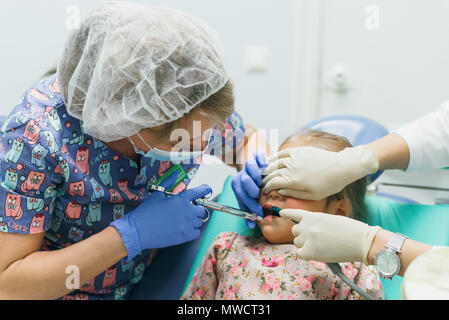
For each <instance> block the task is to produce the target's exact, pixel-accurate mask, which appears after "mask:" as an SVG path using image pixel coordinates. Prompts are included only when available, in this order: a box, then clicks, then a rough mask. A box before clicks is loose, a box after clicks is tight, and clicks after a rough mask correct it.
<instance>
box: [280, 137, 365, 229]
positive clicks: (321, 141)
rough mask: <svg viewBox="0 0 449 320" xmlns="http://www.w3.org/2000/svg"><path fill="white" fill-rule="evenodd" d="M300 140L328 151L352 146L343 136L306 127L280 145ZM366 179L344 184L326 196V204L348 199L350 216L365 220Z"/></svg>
mask: <svg viewBox="0 0 449 320" xmlns="http://www.w3.org/2000/svg"><path fill="white" fill-rule="evenodd" d="M299 140H301V141H302V142H305V143H306V145H308V146H311V147H316V148H320V149H325V150H328V151H334V152H338V151H341V150H343V149H345V148H350V147H352V144H351V143H350V142H349V141H348V139H346V138H345V137H342V136H338V135H335V134H331V133H328V132H324V131H318V130H311V129H306V130H304V131H301V132H300V133H298V134H294V135H291V136H290V137H288V138H287V139H286V140H285V141H284V142H283V143H282V145H281V146H280V148H282V147H283V146H285V145H287V144H290V143H295V142H297V141H299ZM367 184H368V181H367V178H366V177H364V178H361V179H359V180H357V181H355V182H353V183H351V184H349V185H348V186H346V187H345V188H344V189H343V190H342V191H340V192H339V193H337V194H334V195H331V196H329V197H328V198H327V204H329V203H330V202H331V201H333V200H340V199H348V200H349V201H350V202H351V208H352V210H351V215H350V217H351V218H353V219H356V220H361V221H365V220H366V212H365V204H364V199H365V194H366V187H367Z"/></svg>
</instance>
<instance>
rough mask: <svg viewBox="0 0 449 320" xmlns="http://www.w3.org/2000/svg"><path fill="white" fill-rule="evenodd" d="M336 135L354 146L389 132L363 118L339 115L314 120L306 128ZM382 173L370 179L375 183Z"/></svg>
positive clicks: (377, 173) (373, 175)
mask: <svg viewBox="0 0 449 320" xmlns="http://www.w3.org/2000/svg"><path fill="white" fill-rule="evenodd" d="M304 129H313V130H320V131H325V132H329V133H332V134H336V135H339V136H342V137H345V138H346V139H348V140H349V142H351V144H352V145H353V146H358V145H363V144H367V143H370V142H372V141H374V140H377V139H379V138H382V137H383V136H385V135H387V134H388V130H387V129H386V128H385V127H384V126H382V125H381V124H380V123H378V122H376V121H374V120H371V119H368V118H365V117H361V116H354V115H338V116H331V117H326V118H320V119H317V120H314V121H312V122H310V123H308V124H306V125H305V126H304V127H302V128H301V130H304ZM381 173H382V171H377V172H376V173H375V174H372V175H370V176H369V177H368V178H369V180H370V182H373V181H374V180H376V179H377V177H378V176H379V175H380V174H381Z"/></svg>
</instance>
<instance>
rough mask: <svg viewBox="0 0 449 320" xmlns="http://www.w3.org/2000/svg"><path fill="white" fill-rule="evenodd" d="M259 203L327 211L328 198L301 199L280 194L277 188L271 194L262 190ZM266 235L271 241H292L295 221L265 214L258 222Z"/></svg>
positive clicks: (264, 205)
mask: <svg viewBox="0 0 449 320" xmlns="http://www.w3.org/2000/svg"><path fill="white" fill-rule="evenodd" d="M259 203H260V204H261V206H262V207H279V208H281V209H304V210H308V211H312V212H326V209H327V208H326V207H327V206H326V204H327V199H323V200H319V201H312V200H300V199H296V198H292V197H286V196H283V195H280V194H279V193H278V192H277V191H276V190H273V191H271V192H270V193H269V194H263V192H261V194H260V197H259ZM257 224H258V225H259V227H260V229H261V231H262V233H263V235H264V237H265V238H266V239H267V240H268V241H270V242H271V243H292V242H293V239H294V237H293V234H292V232H291V229H292V227H293V226H294V225H295V223H294V222H293V221H291V220H288V219H284V218H281V217H277V216H265V218H264V219H263V220H262V221H260V222H258V223H257Z"/></svg>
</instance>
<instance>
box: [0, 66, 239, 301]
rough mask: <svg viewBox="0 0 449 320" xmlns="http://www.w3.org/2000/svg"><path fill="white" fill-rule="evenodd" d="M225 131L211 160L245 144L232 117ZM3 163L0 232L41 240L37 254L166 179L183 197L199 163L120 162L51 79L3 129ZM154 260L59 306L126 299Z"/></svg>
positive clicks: (127, 206) (98, 223) (95, 227)
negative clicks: (172, 177)
mask: <svg viewBox="0 0 449 320" xmlns="http://www.w3.org/2000/svg"><path fill="white" fill-rule="evenodd" d="M225 129H226V130H224V131H223V134H222V135H221V136H220V137H219V139H215V141H212V145H213V144H214V143H215V144H216V145H217V146H219V148H220V149H218V148H212V149H213V150H218V151H216V152H222V153H227V152H229V151H232V150H233V149H234V148H235V147H236V146H237V145H239V144H240V143H241V142H242V141H243V137H244V134H245V126H244V124H243V121H242V119H241V118H240V116H239V115H238V114H237V113H234V114H233V115H232V116H231V117H230V118H229V119H228V121H227V123H226V126H225ZM219 140H221V141H219ZM218 142H220V144H219V145H218V144H217V143H218ZM222 143H223V147H222ZM211 153H212V154H213V153H214V152H211ZM0 160H1V161H0V165H1V167H0V179H1V183H0V190H1V192H0V231H1V232H9V233H19V234H35V233H43V232H45V238H44V241H43V244H42V250H58V249H61V248H64V247H67V246H70V245H72V244H74V243H77V242H79V241H82V240H84V239H87V238H88V237H90V236H91V235H93V234H96V233H98V232H100V231H102V230H103V229H104V228H106V227H108V226H109V224H110V222H112V221H113V220H115V219H119V218H121V217H123V216H124V215H126V214H127V213H129V212H130V211H133V210H134V209H135V208H136V206H138V205H139V204H140V203H141V202H142V201H143V200H144V199H145V198H146V197H147V196H148V192H147V185H148V184H151V183H155V182H156V181H157V180H158V179H159V178H160V177H162V176H164V174H165V173H168V172H169V171H172V170H177V171H178V177H182V179H183V180H182V182H181V183H179V184H178V185H177V187H176V188H175V189H174V190H173V192H181V191H183V190H185V189H186V188H187V185H188V184H189V183H190V181H191V180H192V178H193V177H194V175H195V173H196V172H197V170H198V168H199V165H200V163H201V160H202V159H201V157H199V158H197V159H195V161H193V162H192V163H188V164H185V163H174V162H171V161H165V159H162V160H155V159H149V158H145V157H142V158H141V160H140V163H136V162H134V161H133V160H131V159H130V158H127V157H125V156H122V155H120V154H118V153H117V152H115V151H114V150H112V149H110V148H108V147H107V146H106V145H104V144H103V143H102V142H101V141H99V140H97V139H95V138H93V137H91V136H89V135H87V134H85V133H84V132H83V129H82V121H80V120H78V119H76V118H73V117H71V116H70V115H69V114H68V113H67V110H66V107H65V105H64V102H63V99H62V96H61V93H60V91H59V87H58V83H57V79H56V74H54V75H51V76H49V77H47V78H44V79H42V80H41V81H39V82H38V83H37V84H36V85H34V86H33V87H32V88H30V89H29V90H28V91H27V92H25V94H24V95H23V97H22V99H21V100H20V101H19V102H18V105H17V106H16V107H15V108H14V110H13V111H12V112H11V114H10V115H9V117H8V119H7V120H6V122H5V123H3V126H2V127H1V132H0ZM167 160H168V159H167ZM180 172H183V175H180V174H179V173H180ZM155 253H156V250H144V251H142V252H141V253H140V254H139V255H137V256H136V257H135V258H134V259H133V260H132V261H130V262H126V261H125V259H122V260H121V261H119V262H118V263H116V264H115V265H113V266H111V267H110V268H108V269H107V270H106V271H105V272H103V273H101V274H100V275H98V276H97V277H96V278H94V279H92V280H91V281H90V282H89V283H86V284H84V285H83V286H82V287H81V288H80V289H79V290H75V291H73V292H72V293H70V294H68V295H67V296H65V297H63V299H114V298H115V299H124V298H127V297H128V296H129V294H130V292H131V289H132V287H133V285H134V284H136V283H137V282H139V281H140V279H141V278H142V275H143V273H144V271H145V269H146V268H147V267H148V266H149V265H150V263H151V261H152V259H153V257H154V255H155Z"/></svg>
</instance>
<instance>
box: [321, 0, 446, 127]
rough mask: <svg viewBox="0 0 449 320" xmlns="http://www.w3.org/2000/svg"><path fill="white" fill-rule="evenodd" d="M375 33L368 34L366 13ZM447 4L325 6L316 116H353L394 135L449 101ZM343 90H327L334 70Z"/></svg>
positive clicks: (418, 0) (377, 0) (353, 0)
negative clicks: (342, 73)
mask: <svg viewBox="0 0 449 320" xmlns="http://www.w3.org/2000/svg"><path fill="white" fill-rule="evenodd" d="M373 5H374V6H375V7H377V8H378V10H379V11H378V12H379V28H378V29H370V28H368V27H367V22H368V26H372V24H370V22H373V21H372V20H370V18H371V17H373V14H372V11H371V12H366V11H365V10H366V9H367V7H368V6H373ZM448 17H449V1H447V0H432V1H425V0H393V1H392V0H371V1H360V0H344V1H335V0H326V1H325V2H324V16H323V20H324V27H323V34H322V48H321V49H322V56H321V100H320V105H319V110H320V114H321V115H329V114H335V113H353V114H359V115H363V116H367V117H370V118H373V119H376V120H378V121H380V122H381V123H383V124H384V125H386V126H387V127H389V128H390V129H394V128H397V127H399V126H400V125H402V124H405V123H407V122H409V121H411V120H414V119H415V118H417V117H419V116H422V115H423V114H425V113H427V112H429V111H432V110H434V109H436V108H437V107H438V105H439V104H440V103H441V102H443V101H444V100H447V99H449V58H448V57H449V41H447V35H448V34H449V19H448ZM339 63H341V64H343V65H345V66H346V67H347V69H348V81H349V90H348V92H347V93H343V94H339V93H335V92H332V91H330V90H327V89H326V81H327V80H328V75H329V72H330V71H331V69H332V67H333V66H334V65H336V64H339Z"/></svg>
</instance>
